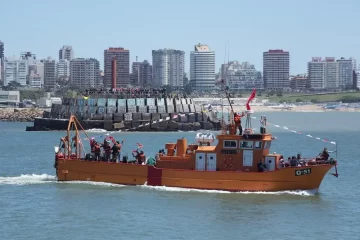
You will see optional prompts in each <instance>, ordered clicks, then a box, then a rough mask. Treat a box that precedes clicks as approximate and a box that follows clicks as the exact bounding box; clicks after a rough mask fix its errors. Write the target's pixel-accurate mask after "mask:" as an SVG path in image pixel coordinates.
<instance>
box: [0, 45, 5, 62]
mask: <svg viewBox="0 0 360 240" xmlns="http://www.w3.org/2000/svg"><path fill="white" fill-rule="evenodd" d="M0 58H1V59H2V60H4V43H3V42H2V41H0Z"/></svg>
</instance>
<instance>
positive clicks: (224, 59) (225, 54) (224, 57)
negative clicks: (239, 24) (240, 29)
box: [224, 43, 227, 64]
mask: <svg viewBox="0 0 360 240" xmlns="http://www.w3.org/2000/svg"><path fill="white" fill-rule="evenodd" d="M226 53H227V52H226V43H225V54H224V64H225V63H226Z"/></svg>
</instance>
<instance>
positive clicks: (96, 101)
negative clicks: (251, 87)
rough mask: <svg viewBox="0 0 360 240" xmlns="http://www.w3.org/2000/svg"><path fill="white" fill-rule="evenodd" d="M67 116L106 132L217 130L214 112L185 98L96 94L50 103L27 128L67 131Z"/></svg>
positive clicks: (218, 126)
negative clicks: (41, 114) (40, 115)
mask: <svg viewBox="0 0 360 240" xmlns="http://www.w3.org/2000/svg"><path fill="white" fill-rule="evenodd" d="M70 115H74V116H75V117H76V118H77V119H78V120H79V121H80V123H81V125H82V126H83V127H84V129H92V128H100V129H105V130H108V131H113V130H124V131H178V130H181V131H196V130H200V129H206V130H219V129H221V126H220V122H219V120H218V119H217V116H216V114H215V113H212V112H207V111H206V110H205V109H204V108H203V106H202V105H198V104H195V103H194V102H193V100H192V99H190V98H185V97H169V96H165V97H164V96H157V97H143V98H137V97H134V98H122V97H121V96H111V95H110V96H96V97H87V98H83V97H78V98H64V99H63V101H62V104H52V107H51V111H50V112H47V111H45V112H44V114H43V116H42V117H39V118H36V119H35V120H34V126H28V127H27V128H26V130H27V131H51V130H66V129H67V126H68V120H69V117H70Z"/></svg>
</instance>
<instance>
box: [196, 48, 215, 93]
mask: <svg viewBox="0 0 360 240" xmlns="http://www.w3.org/2000/svg"><path fill="white" fill-rule="evenodd" d="M190 84H191V86H192V88H193V89H195V90H211V89H213V88H214V87H215V52H213V51H211V50H210V48H209V47H208V46H207V45H203V44H200V43H199V44H198V45H195V46H194V51H191V52H190Z"/></svg>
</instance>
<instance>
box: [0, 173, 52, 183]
mask: <svg viewBox="0 0 360 240" xmlns="http://www.w3.org/2000/svg"><path fill="white" fill-rule="evenodd" d="M55 181H56V177H55V176H52V175H48V174H21V175H20V176H14V177H0V185H5V184H6V185H29V184H42V183H49V182H55Z"/></svg>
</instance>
